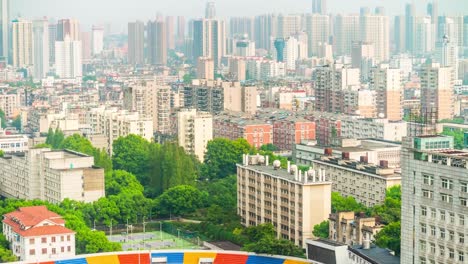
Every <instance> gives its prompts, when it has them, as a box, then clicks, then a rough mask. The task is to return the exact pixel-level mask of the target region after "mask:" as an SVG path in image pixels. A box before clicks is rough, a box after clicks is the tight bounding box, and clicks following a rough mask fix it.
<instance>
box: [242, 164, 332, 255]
mask: <svg viewBox="0 0 468 264" xmlns="http://www.w3.org/2000/svg"><path fill="white" fill-rule="evenodd" d="M280 167H281V164H280V162H279V161H277V160H276V161H273V164H270V163H269V160H268V156H266V157H264V156H260V155H257V156H249V155H244V156H243V163H242V164H237V197H238V198H237V213H238V214H239V215H240V217H241V223H242V224H243V225H244V226H255V225H259V224H263V223H271V224H273V226H274V227H275V229H276V233H277V236H278V238H283V239H288V240H291V241H293V242H294V243H295V244H296V245H299V246H302V247H305V240H306V239H309V238H312V237H313V235H312V231H313V227H314V225H316V224H319V223H321V222H322V221H324V220H326V219H328V216H329V214H330V212H331V182H330V181H327V180H326V179H325V175H324V174H316V173H315V171H314V170H310V171H308V172H305V173H303V172H302V171H300V170H299V169H298V168H297V166H296V165H292V166H290V165H289V164H288V169H287V170H284V169H281V168H280Z"/></svg>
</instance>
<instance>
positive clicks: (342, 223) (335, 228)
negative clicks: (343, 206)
mask: <svg viewBox="0 0 468 264" xmlns="http://www.w3.org/2000/svg"><path fill="white" fill-rule="evenodd" d="M328 221H329V222H330V224H329V239H331V240H333V241H336V242H340V243H344V244H347V245H349V246H354V245H363V244H365V243H368V242H371V241H374V240H375V239H374V237H375V235H376V234H377V233H378V232H379V231H380V230H382V228H383V227H384V226H383V225H381V224H380V223H379V222H378V221H377V219H376V218H375V217H365V216H363V215H359V216H355V213H354V212H338V213H334V214H330V217H329V218H328Z"/></svg>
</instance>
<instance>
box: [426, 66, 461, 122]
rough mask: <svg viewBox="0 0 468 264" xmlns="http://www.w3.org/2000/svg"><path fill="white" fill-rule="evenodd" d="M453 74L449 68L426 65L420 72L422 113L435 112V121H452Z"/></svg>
mask: <svg viewBox="0 0 468 264" xmlns="http://www.w3.org/2000/svg"><path fill="white" fill-rule="evenodd" d="M453 86H454V72H453V69H452V68H451V67H442V66H441V65H440V64H438V63H429V62H428V63H426V65H424V66H423V67H422V72H421V106H422V109H423V111H431V110H435V109H436V110H437V119H438V120H442V119H452V118H453V113H454V89H453Z"/></svg>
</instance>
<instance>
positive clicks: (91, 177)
mask: <svg viewBox="0 0 468 264" xmlns="http://www.w3.org/2000/svg"><path fill="white" fill-rule="evenodd" d="M0 193H1V195H2V196H4V197H8V198H16V199H26V200H33V199H41V200H44V201H48V202H50V203H60V202H61V201H63V200H64V199H65V198H69V199H72V200H75V201H81V202H93V201H97V200H98V199H99V198H101V197H104V196H105V188H104V169H101V168H97V167H94V158H93V157H91V156H87V155H84V154H81V153H78V152H73V151H69V150H62V151H52V150H50V149H48V148H42V149H30V150H29V151H27V152H23V153H14V154H10V155H5V156H4V157H2V158H0Z"/></svg>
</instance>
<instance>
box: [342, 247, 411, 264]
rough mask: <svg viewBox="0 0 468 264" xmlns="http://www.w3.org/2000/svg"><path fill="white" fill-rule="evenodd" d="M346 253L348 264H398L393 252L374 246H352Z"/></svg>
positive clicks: (398, 258) (398, 259)
mask: <svg viewBox="0 0 468 264" xmlns="http://www.w3.org/2000/svg"><path fill="white" fill-rule="evenodd" d="M403 250H404V249H403ZM348 252H349V262H348V263H349V264H400V257H398V256H396V255H395V252H393V251H391V250H389V249H386V248H380V247H377V246H375V245H370V244H369V245H366V246H361V245H356V246H352V247H350V248H349V249H348Z"/></svg>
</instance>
